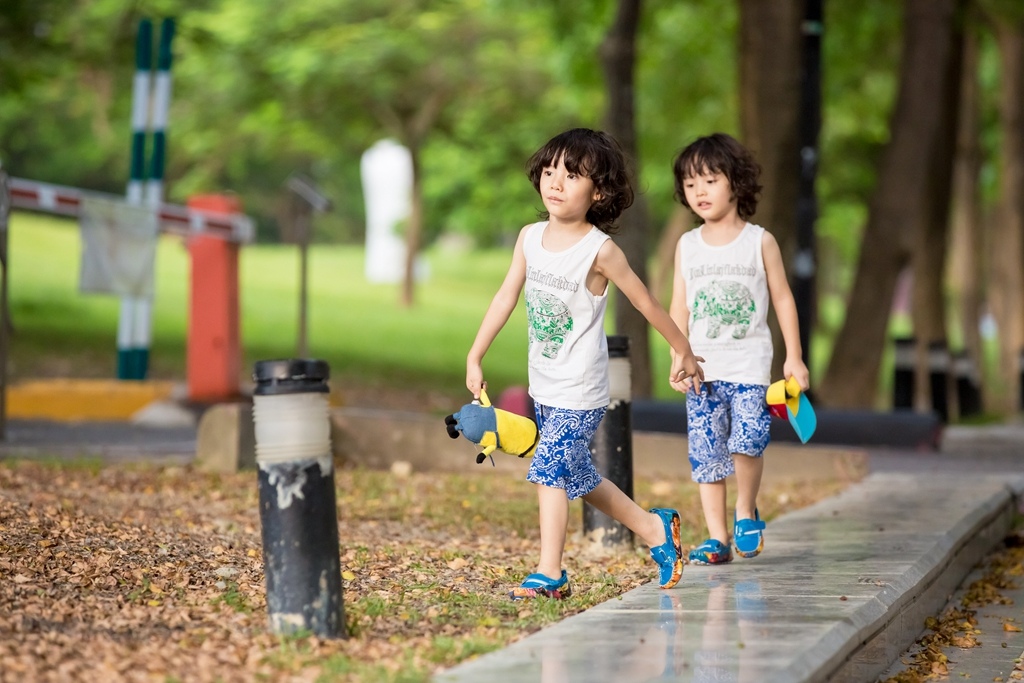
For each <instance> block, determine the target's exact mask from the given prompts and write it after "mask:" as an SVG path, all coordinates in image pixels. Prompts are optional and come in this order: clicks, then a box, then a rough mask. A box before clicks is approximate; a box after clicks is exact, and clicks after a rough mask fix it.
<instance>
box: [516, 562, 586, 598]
mask: <svg viewBox="0 0 1024 683" xmlns="http://www.w3.org/2000/svg"><path fill="white" fill-rule="evenodd" d="M570 595H572V588H571V587H570V586H569V575H568V574H566V573H565V570H564V569H563V570H562V575H561V576H560V577H559V578H557V579H552V578H551V577H550V576H546V575H545V574H530V575H529V576H527V577H526V579H524V580H523V582H522V583H521V584H520V585H519V588H513V589H512V590H511V591H509V593H508V597H510V598H511V599H513V600H529V599H531V598H536V597H537V596H542V597H545V598H551V599H552V600H563V599H565V598H567V597H569V596H570Z"/></svg>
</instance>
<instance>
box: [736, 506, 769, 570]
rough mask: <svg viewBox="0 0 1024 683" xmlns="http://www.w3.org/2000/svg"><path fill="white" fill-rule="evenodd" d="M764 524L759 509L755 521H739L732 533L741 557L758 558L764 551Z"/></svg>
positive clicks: (755, 509) (755, 514)
mask: <svg viewBox="0 0 1024 683" xmlns="http://www.w3.org/2000/svg"><path fill="white" fill-rule="evenodd" d="M764 526H765V525H764V522H762V521H761V515H760V514H759V513H758V511H757V508H754V519H737V520H735V526H733V531H732V544H733V546H734V547H735V548H736V552H737V553H738V554H739V556H740V557H746V558H748V559H749V558H751V557H757V556H758V555H760V554H761V551H762V550H764V534H762V533H761V532H762V531H764Z"/></svg>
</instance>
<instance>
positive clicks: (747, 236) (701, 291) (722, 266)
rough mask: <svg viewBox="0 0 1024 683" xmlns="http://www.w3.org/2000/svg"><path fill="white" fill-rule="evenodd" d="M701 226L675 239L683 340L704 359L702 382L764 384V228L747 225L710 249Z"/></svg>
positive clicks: (768, 338)
mask: <svg viewBox="0 0 1024 683" xmlns="http://www.w3.org/2000/svg"><path fill="white" fill-rule="evenodd" d="M702 230H703V226H701V227H699V228H696V229H694V230H690V231H689V232H687V233H684V234H683V236H682V237H680V238H679V244H678V248H677V251H676V260H677V263H676V266H677V267H678V268H679V269H680V272H681V273H682V275H683V278H684V279H685V281H686V305H687V307H688V308H689V309H690V324H689V328H690V329H689V338H690V346H691V347H692V348H693V352H694V354H696V355H698V356H703V357H704V363H703V364H702V367H703V368H704V379H705V381H708V382H713V381H715V380H720V381H724V382H738V383H744V384H770V381H771V369H772V335H771V330H770V329H769V327H768V303H769V296H768V278H767V276H766V274H765V270H764V259H763V257H762V255H761V239H762V238H763V236H764V228H762V227H761V226H759V225H753V224H751V223H747V224H746V225H745V226H744V227H743V230H742V231H740V234H739V235H738V236H737V237H736V239H734V240H733V241H732V242H730V243H729V244H724V245H722V246H711V245H709V244H707V243H706V242H705V241H704V239H703V238H702V237H701V231H702Z"/></svg>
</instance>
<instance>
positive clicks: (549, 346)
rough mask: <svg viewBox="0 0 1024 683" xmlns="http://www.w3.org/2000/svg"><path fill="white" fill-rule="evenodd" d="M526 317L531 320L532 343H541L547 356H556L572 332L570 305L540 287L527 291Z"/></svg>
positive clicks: (543, 353) (542, 351) (544, 354)
mask: <svg viewBox="0 0 1024 683" xmlns="http://www.w3.org/2000/svg"><path fill="white" fill-rule="evenodd" d="M526 317H527V320H529V325H530V328H529V333H530V343H531V344H533V343H534V342H538V343H540V344H541V345H542V346H541V354H542V355H543V356H544V357H545V358H556V357H558V352H559V351H561V349H562V345H563V344H565V338H566V337H567V336H568V334H569V333H570V332H572V314H571V313H570V312H569V307H568V306H566V305H565V303H564V302H563V301H562V300H561V299H559V298H558V297H557V296H555V295H554V294H551V293H549V292H545V291H542V290H539V289H529V290H527V292H526Z"/></svg>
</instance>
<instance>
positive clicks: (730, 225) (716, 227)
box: [704, 212, 747, 233]
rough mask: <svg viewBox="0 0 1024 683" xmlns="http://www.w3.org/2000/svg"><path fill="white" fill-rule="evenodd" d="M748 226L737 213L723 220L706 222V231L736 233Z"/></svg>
mask: <svg viewBox="0 0 1024 683" xmlns="http://www.w3.org/2000/svg"><path fill="white" fill-rule="evenodd" d="M746 226H747V221H746V219H744V218H740V216H739V214H737V213H736V212H730V213H728V214H726V215H725V216H722V217H721V218H716V219H713V220H705V221H704V229H705V231H709V232H720V233H736V232H739V231H740V230H742V229H743V228H745V227H746Z"/></svg>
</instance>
